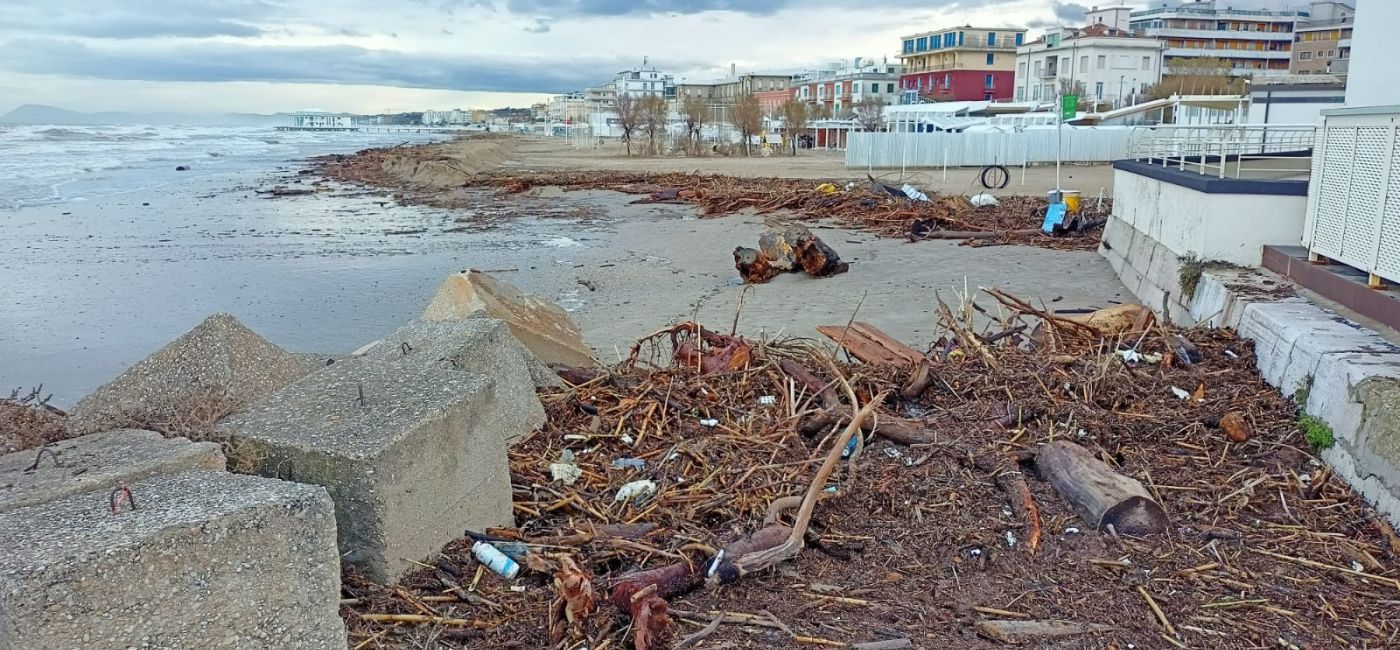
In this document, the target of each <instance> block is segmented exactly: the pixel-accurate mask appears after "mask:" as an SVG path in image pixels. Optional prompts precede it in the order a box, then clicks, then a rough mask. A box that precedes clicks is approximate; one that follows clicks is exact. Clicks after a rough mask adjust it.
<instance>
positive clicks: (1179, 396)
mask: <svg viewBox="0 0 1400 650" xmlns="http://www.w3.org/2000/svg"><path fill="white" fill-rule="evenodd" d="M1172 394H1173V395H1176V398H1177V399H1188V398H1190V397H1191V393H1188V392H1186V391H1184V390H1181V389H1180V388H1177V387H1176V386H1172Z"/></svg>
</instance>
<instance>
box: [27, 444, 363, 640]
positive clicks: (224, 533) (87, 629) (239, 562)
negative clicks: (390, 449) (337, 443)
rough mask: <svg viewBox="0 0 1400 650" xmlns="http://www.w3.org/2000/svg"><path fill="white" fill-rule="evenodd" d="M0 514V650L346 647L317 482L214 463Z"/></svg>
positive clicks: (330, 521) (329, 528)
mask: <svg viewBox="0 0 1400 650" xmlns="http://www.w3.org/2000/svg"><path fill="white" fill-rule="evenodd" d="M131 491H132V494H133V495H134V497H135V500H136V504H137V509H136V510H128V509H126V508H125V507H124V506H123V507H122V510H121V512H120V513H119V514H117V515H115V516H114V515H112V514H111V512H110V511H109V509H108V500H107V495H106V494H101V493H86V494H78V495H73V496H69V497H67V498H64V499H60V500H57V501H51V502H49V503H45V504H41V505H36V506H31V507H28V508H21V509H18V510H12V511H10V512H7V513H3V514H0V548H3V549H4V552H3V553H0V648H15V649H19V648H23V649H25V650H46V649H50V648H52V649H55V650H58V649H62V650H70V649H73V648H142V649H146V648H151V649H156V648H162V649H163V648H237V649H242V648H247V649H249V650H252V649H255V648H256V649H261V648H288V649H293V648H306V649H308V650H311V649H315V650H322V649H325V648H344V647H345V629H344V625H343V624H342V622H341V619H340V616H339V615H338V612H337V610H338V607H337V602H338V599H339V597H340V563H339V561H338V558H337V557H336V549H335V521H334V518H333V514H332V506H331V500H330V498H329V497H327V496H326V492H325V490H322V489H321V488H319V487H315V486H309V485H299V484H296V483H288V482H284V481H272V480H268V479H263V478H257V477H252V476H239V475H234V474H227V473H224V472H215V471H207V470H200V471H193V472H185V473H180V474H173V475H166V476H156V477H151V478H147V479H145V480H142V481H139V482H136V483H133V484H131Z"/></svg>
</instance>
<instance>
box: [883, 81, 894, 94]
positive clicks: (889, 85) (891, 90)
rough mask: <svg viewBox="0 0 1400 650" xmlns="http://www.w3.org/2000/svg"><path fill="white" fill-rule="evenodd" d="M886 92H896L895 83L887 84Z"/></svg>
mask: <svg viewBox="0 0 1400 650" xmlns="http://www.w3.org/2000/svg"><path fill="white" fill-rule="evenodd" d="M885 92H887V93H890V94H891V95H893V94H894V84H885Z"/></svg>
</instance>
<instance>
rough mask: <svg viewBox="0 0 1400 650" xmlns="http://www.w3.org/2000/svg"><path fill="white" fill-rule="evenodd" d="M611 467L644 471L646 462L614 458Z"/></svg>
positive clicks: (635, 459)
mask: <svg viewBox="0 0 1400 650" xmlns="http://www.w3.org/2000/svg"><path fill="white" fill-rule="evenodd" d="M612 466H613V468H615V469H646V467H647V462H646V461H644V460H642V459H640V458H614V459H613V462H612Z"/></svg>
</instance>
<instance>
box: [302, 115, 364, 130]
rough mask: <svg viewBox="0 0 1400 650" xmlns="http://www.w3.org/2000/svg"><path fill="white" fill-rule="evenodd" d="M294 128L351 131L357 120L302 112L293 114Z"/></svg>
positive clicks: (345, 116)
mask: <svg viewBox="0 0 1400 650" xmlns="http://www.w3.org/2000/svg"><path fill="white" fill-rule="evenodd" d="M292 126H293V127H296V128H299V129H349V128H353V127H354V126H355V118H354V116H352V115H333V114H331V113H324V112H321V111H302V112H300V113H293V114H292Z"/></svg>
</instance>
